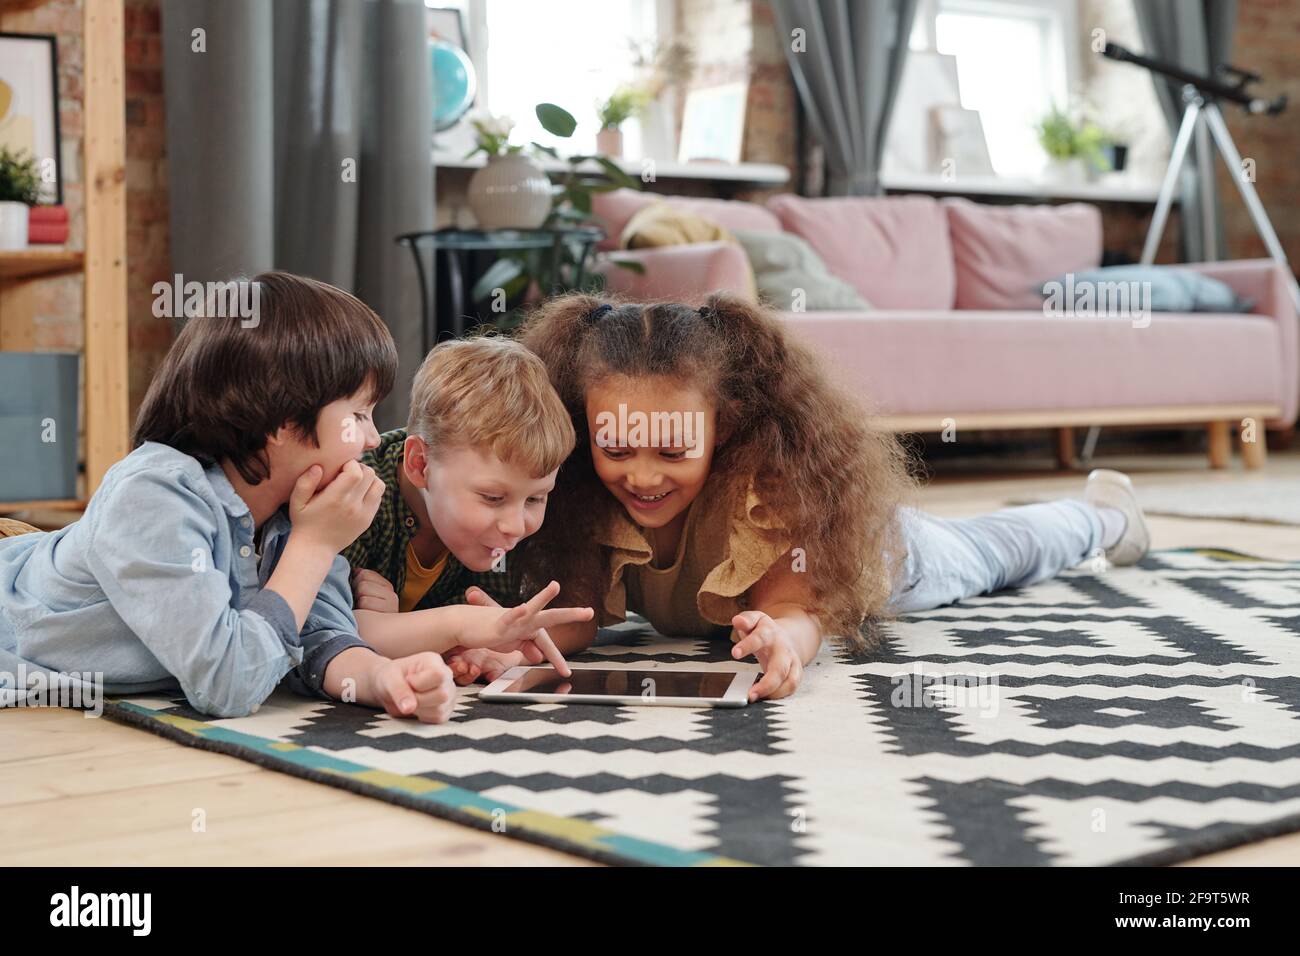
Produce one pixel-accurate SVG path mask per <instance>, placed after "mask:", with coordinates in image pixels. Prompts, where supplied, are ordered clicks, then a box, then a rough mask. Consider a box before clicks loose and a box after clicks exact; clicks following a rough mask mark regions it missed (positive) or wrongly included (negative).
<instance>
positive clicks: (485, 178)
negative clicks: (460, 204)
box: [469, 153, 551, 229]
mask: <svg viewBox="0 0 1300 956" xmlns="http://www.w3.org/2000/svg"><path fill="white" fill-rule="evenodd" d="M469 207H470V209H472V210H473V211H474V218H475V219H476V220H477V221H478V227H479V228H480V229H536V228H537V227H539V226H540V225H541V224H542V223H543V222H545V221H546V217H547V216H548V215H549V214H550V211H551V180H550V177H549V176H547V175H546V172H545V171H544V170H543V169H542V167H541V166H540V165H538V163H537V161H536V160H534V159H533V158H532V157H531V156H525V155H524V154H523V153H508V154H506V155H505V156H493V157H492V158H491V159H489V160H488V163H487V165H486V166H484V167H483V168H482V169H480V170H478V171H477V172H476V173H474V175H473V176H471V177H470V180H469Z"/></svg>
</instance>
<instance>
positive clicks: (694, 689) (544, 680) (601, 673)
mask: <svg viewBox="0 0 1300 956" xmlns="http://www.w3.org/2000/svg"><path fill="white" fill-rule="evenodd" d="M735 676H736V675H735V674H734V673H729V672H724V671H698V672H696V671H637V670H585V669H584V670H574V672H573V676H572V677H561V676H560V675H559V674H557V673H556V672H555V671H554V670H552V669H551V668H549V667H545V668H537V669H534V670H530V671H529V672H528V673H527V674H525V675H524V676H523V677H521V678H519V680H517V681H515V682H514V683H512V684H511V685H510V686H509V687H507V688H506V689H505V693H507V694H527V693H532V694H591V695H596V696H602V697H650V696H654V697H696V698H700V699H703V700H721V699H722V698H723V697H724V696H726V693H727V688H729V687H730V686H731V682H732V680H733V679H734V678H735Z"/></svg>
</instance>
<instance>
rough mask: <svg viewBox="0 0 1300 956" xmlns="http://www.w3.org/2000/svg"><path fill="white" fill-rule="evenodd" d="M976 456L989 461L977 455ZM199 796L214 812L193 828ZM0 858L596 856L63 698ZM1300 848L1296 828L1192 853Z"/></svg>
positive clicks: (1283, 539) (1255, 856) (934, 499)
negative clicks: (263, 761)
mask: <svg viewBox="0 0 1300 956" xmlns="http://www.w3.org/2000/svg"><path fill="white" fill-rule="evenodd" d="M977 464H978V463H977ZM1099 464H1103V465H1105V466H1106V467H1115V468H1123V469H1126V470H1128V471H1130V473H1131V474H1132V475H1133V476H1134V479H1135V480H1136V481H1138V482H1143V481H1148V482H1154V481H1160V482H1173V481H1179V482H1182V481H1188V482H1205V481H1214V482H1217V483H1221V484H1222V485H1223V486H1224V493H1225V494H1228V493H1230V492H1231V488H1232V487H1233V485H1234V484H1236V483H1238V482H1246V481H1251V480H1253V479H1254V478H1256V477H1266V478H1279V477H1297V478H1300V451H1297V452H1292V453H1277V454H1273V455H1272V456H1270V459H1269V462H1268V467H1267V468H1266V469H1265V470H1264V472H1263V474H1262V475H1247V474H1245V473H1243V472H1242V471H1241V466H1240V462H1237V463H1235V467H1234V468H1233V469H1231V470H1229V471H1226V472H1213V473H1211V472H1209V471H1208V470H1207V468H1206V465H1205V463H1204V459H1203V458H1197V457H1193V456H1165V457H1160V458H1107V459H1106V460H1104V461H1101V462H1099ZM973 467H974V466H972V465H971V463H968V462H963V463H962V464H961V465H960V466H957V467H953V466H944V467H943V468H942V469H941V471H942V473H941V475H940V477H939V478H937V479H936V480H935V481H934V482H933V483H932V484H931V485H930V486H929V487H927V488H926V489H925V490H924V491H923V492H922V496H921V504H922V505H923V506H925V507H926V508H928V509H930V510H932V511H934V512H936V513H939V514H944V515H951V516H960V515H967V514H977V513H979V512H981V511H986V510H990V509H992V508H996V507H1000V506H1002V505H1003V504H1005V503H1006V501H1007V500H1008V499H1009V498H1013V497H1016V496H1023V495H1026V494H1034V493H1038V492H1046V493H1052V494H1061V495H1073V494H1077V493H1078V491H1079V489H1080V488H1081V487H1082V483H1083V475H1082V474H1081V473H1080V474H1061V473H1052V472H1051V471H1049V470H1046V469H1047V467H1049V466H1045V465H1044V466H1042V467H1040V468H1039V470H1038V471H1037V472H1030V471H1028V470H1027V467H1028V466H1026V464H1025V463H1023V462H1017V464H1016V469H1015V470H1014V471H1012V470H1008V469H1007V468H1006V467H1004V466H998V465H997V464H996V463H993V464H992V465H991V466H987V465H986V466H984V470H983V471H981V472H980V473H978V474H969V473H967V472H970V471H971V470H972V468H973ZM1150 523H1151V528H1152V533H1153V535H1154V544H1155V546H1156V547H1158V548H1169V547H1189V546H1194V545H1212V546H1216V547H1227V548H1236V549H1238V550H1241V551H1246V552H1249V553H1252V554H1257V555H1260V556H1264V557H1272V558H1284V559H1300V533H1297V529H1296V528H1294V527H1283V526H1271V525H1259V524H1255V525H1252V524H1245V523H1241V522H1231V521H1204V520H1194V519H1179V518H1161V517H1152V518H1151V519H1150ZM196 811H202V813H203V815H204V818H205V822H206V828H205V829H204V830H203V831H202V832H194V831H195V828H194V826H193V820H194V819H195V814H196ZM0 863H3V864H5V865H24V864H41V865H58V864H217V865H230V864H235V865H238V864H282V865H301V864H308V865H312V864H333V865H348V864H375V863H379V864H396V865H405V864H456V865H466V866H482V865H498V864H501V865H519V864H525V865H527V864H538V865H560V866H565V865H587V864H586V861H583V860H580V859H576V858H574V857H570V856H568V855H566V854H562V853H558V852H555V851H552V850H546V849H542V848H539V847H535V846H532V845H530V844H527V843H522V842H520V841H517V840H513V839H510V838H509V837H506V836H501V835H493V834H490V833H484V832H481V831H478V830H473V829H470V828H468V827H462V826H459V825H457V824H453V823H447V822H444V821H442V820H438V819H436V818H433V817H430V816H427V815H425V814H421V813H416V812H414V811H411V810H404V809H401V808H398V807H394V806H391V805H389V804H386V803H382V802H380V801H378V800H373V799H369V798H366V797H359V796H355V795H353V794H350V793H346V792H344V791H342V790H338V789H336V788H333V787H327V786H324V785H321V784H314V783H309V782H306V781H303V780H298V779H296V778H293V777H289V776H286V775H284V774H280V773H276V772H274V771H270V770H263V769H261V768H259V767H256V766H254V765H253V764H250V763H245V762H244V761H241V760H237V759H235V758H233V757H225V756H221V755H219V754H212V753H206V752H203V751H198V750H192V749H190V748H186V747H182V746H180V745H178V744H173V743H170V742H168V741H166V740H163V739H162V738H160V737H156V736H154V735H153V734H149V733H146V732H144V731H140V730H133V729H131V728H128V727H125V726H123V725H121V724H115V723H113V722H112V721H108V720H90V719H86V718H85V717H83V716H81V715H80V714H78V713H73V712H66V711H57V710H11V711H8V712H3V713H0ZM1297 864H1300V834H1292V835H1289V836H1284V837H1278V838H1276V839H1272V840H1267V841H1263V842H1260V843H1256V844H1252V845H1250V846H1246V847H1241V848H1238V849H1235V850H1230V851H1227V852H1224V853H1216V854H1213V855H1211V856H1207V857H1202V858H1201V859H1199V860H1196V861H1194V864H1193V865H1265V866H1266V865H1290V866H1294V865H1297Z"/></svg>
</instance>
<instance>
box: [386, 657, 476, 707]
mask: <svg viewBox="0 0 1300 956" xmlns="http://www.w3.org/2000/svg"><path fill="white" fill-rule="evenodd" d="M374 687H375V696H376V698H377V699H378V701H379V704H380V706H382V707H383V708H384V710H385V711H387V712H388V713H389V714H391V715H392V716H394V717H414V718H416V719H417V720H420V721H422V722H424V723H426V724H441V723H444V722H445V721H446V720H447V718H449V717H450V716H451V709H452V705H453V704H454V703H455V702H456V685H455V684H454V683H453V682H452V679H451V671H450V670H449V669H448V667H447V665H446V664H444V663H443V661H442V658H441V657H439V656H438V655H437V654H435V653H433V652H432V651H424V652H422V653H419V654H412V655H411V656H410V657H402V658H399V659H397V660H395V661H385V662H384V663H383V664H381V665H379V668H378V670H377V671H376V672H375V675H374Z"/></svg>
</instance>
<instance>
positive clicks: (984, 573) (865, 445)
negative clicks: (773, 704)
mask: <svg viewBox="0 0 1300 956" xmlns="http://www.w3.org/2000/svg"><path fill="white" fill-rule="evenodd" d="M520 336H521V340H522V341H523V343H524V344H525V345H526V346H528V347H529V348H530V349H532V350H533V351H534V352H536V353H537V354H538V355H540V356H541V358H542V360H543V361H544V362H545V363H546V366H547V370H548V372H549V374H550V376H551V381H552V384H553V385H554V386H555V388H556V391H557V392H558V393H559V395H560V397H561V399H562V400H563V401H564V403H565V406H566V407H567V408H568V409H569V412H570V414H571V415H572V417H573V424H574V428H575V430H576V432H577V436H578V440H577V447H576V449H575V451H574V453H573V455H572V456H570V458H569V460H568V461H567V462H566V463H565V465H564V466H563V467H562V468H561V471H560V474H559V478H558V482H557V485H556V490H555V492H554V493H553V494H552V496H551V501H550V505H549V512H548V515H547V521H546V523H545V524H544V525H543V527H542V530H541V532H540V533H539V534H538V536H537V538H536V539H535V541H534V546H533V547H532V548H530V550H529V552H528V554H527V556H526V561H527V562H528V563H529V565H530V566H531V567H533V568H536V575H537V577H538V578H539V579H544V580H549V579H550V578H552V577H554V578H558V579H559V580H560V581H562V582H563V583H564V588H565V592H566V594H567V599H568V600H569V601H570V602H573V603H578V604H582V605H587V604H590V605H591V606H593V607H594V608H596V612H597V619H596V620H595V621H590V622H585V623H583V624H578V625H573V626H571V627H570V628H569V629H567V631H566V632H565V633H554V632H553V633H552V637H553V638H554V639H555V640H556V642H557V644H559V645H560V646H561V647H562V648H563V649H565V650H566V651H575V650H578V649H581V648H583V647H585V646H587V645H588V644H590V643H591V641H592V639H593V638H594V636H595V629H596V627H597V625H608V624H611V623H616V622H618V621H621V620H623V618H624V616H625V614H626V612H627V611H628V610H633V611H636V612H638V613H640V614H642V615H643V616H644V617H646V619H647V620H649V621H650V623H651V624H652V625H654V626H655V628H656V629H658V630H659V631H661V632H663V633H665V634H674V635H700V636H711V635H714V634H715V633H718V632H719V629H720V628H721V629H730V636H731V640H732V641H733V642H734V643H735V647H733V649H732V654H733V656H734V657H735V658H737V659H742V658H744V657H746V656H748V655H750V654H753V655H755V656H756V657H757V658H758V661H759V663H760V664H761V665H762V667H763V671H764V676H763V678H762V679H761V680H760V681H759V682H757V683H756V684H755V685H754V688H753V689H752V691H751V695H750V698H751V700H755V699H758V698H759V697H782V696H785V695H787V694H790V693H792V692H793V691H794V690H795V688H796V687H797V686H798V684H799V680H800V677H801V676H802V673H803V667H804V665H805V664H807V663H808V662H809V661H811V660H812V659H813V657H814V656H816V653H817V650H818V648H819V646H820V644H821V641H822V638H823V636H824V635H827V634H832V635H840V636H842V637H843V638H844V639H845V640H846V641H847V642H848V643H849V645H850V646H852V647H854V648H855V649H861V648H863V647H865V646H866V645H867V643H868V642H869V640H870V639H871V635H872V634H873V633H874V628H872V627H871V626H870V622H872V621H874V620H875V619H876V618H878V617H880V616H882V615H887V614H890V613H901V612H908V611H916V610H922V609H925V608H931V607H938V606H942V605H944V604H948V603H951V602H953V601H957V600H960V599H962V598H964V597H969V596H971V595H975V594H981V593H987V592H990V591H994V590H998V589H1001V588H1004V587H1014V586H1019V585H1025V584H1030V583H1033V582H1035V581H1040V580H1043V579H1045V578H1048V577H1051V576H1053V575H1055V574H1057V573H1059V572H1060V571H1061V570H1063V569H1065V568H1068V567H1072V566H1073V565H1075V564H1077V563H1079V561H1081V560H1082V559H1083V558H1085V557H1087V556H1089V555H1090V554H1094V553H1099V550H1098V549H1102V550H1105V551H1106V553H1107V556H1108V557H1109V558H1110V560H1111V561H1112V562H1114V563H1116V564H1128V563H1133V562H1135V561H1136V560H1137V559H1138V558H1140V557H1141V556H1142V555H1143V554H1144V553H1145V552H1146V548H1147V545H1148V542H1149V535H1148V532H1147V529H1146V524H1145V522H1144V520H1143V518H1142V512H1141V510H1140V508H1139V507H1138V505H1137V502H1136V498H1135V497H1134V495H1133V491H1132V486H1131V484H1130V483H1129V481H1128V478H1127V477H1126V476H1124V475H1121V474H1119V473H1118V472H1105V471H1099V472H1094V473H1093V475H1092V476H1090V478H1089V481H1088V486H1087V489H1086V492H1085V499H1086V500H1085V501H1072V500H1062V501H1055V502H1050V503H1047V504H1040V505H1029V506H1026V507H1022V508H1010V509H1006V510H1004V511H1000V512H996V513H994V514H990V515H984V516H981V517H978V518H968V519H960V520H944V519H939V518H935V517H932V516H929V515H926V514H924V513H922V512H919V511H917V510H915V509H913V508H909V507H904V506H903V503H904V499H905V498H906V496H907V495H908V494H909V492H911V491H912V487H913V486H912V482H911V479H910V478H909V476H908V472H907V467H906V456H905V454H904V453H903V451H902V449H901V447H900V446H899V444H898V442H897V440H896V439H895V438H894V437H893V436H892V435H890V434H887V433H885V432H881V431H877V430H873V429H872V428H870V427H869V424H868V418H867V415H866V413H865V411H864V410H863V409H862V408H861V407H860V406H858V405H857V403H855V402H854V401H853V400H852V399H851V398H849V396H847V395H846V394H845V393H843V392H842V391H840V390H839V389H838V388H836V387H834V386H833V385H832V384H831V382H830V380H829V378H828V376H827V374H826V372H825V370H824V369H823V368H822V366H821V364H820V362H819V361H818V360H817V359H816V358H815V357H814V356H813V354H812V353H811V352H810V351H809V350H808V349H806V348H805V347H804V346H802V345H801V344H799V343H797V342H796V341H794V340H793V339H792V338H790V337H789V336H787V334H786V332H785V329H784V327H783V325H782V321H781V319H780V317H779V315H777V314H776V313H774V312H772V311H770V310H768V309H766V308H763V307H762V306H756V305H753V304H751V303H748V302H745V301H743V300H740V299H737V298H733V297H730V296H724V295H715V296H712V297H710V298H709V300H708V302H707V304H706V305H705V306H704V307H703V308H701V309H695V308H692V307H691V306H688V305H680V304H649V305H637V304H628V303H619V302H606V301H602V300H601V299H598V298H595V297H592V296H586V295H577V294H575V295H568V296H563V297H560V298H556V299H552V300H550V301H549V302H546V303H544V304H543V305H541V306H540V307H539V309H538V310H537V311H536V312H535V313H534V314H533V315H532V316H531V317H530V319H529V321H528V322H527V323H526V325H525V326H524V327H523V329H522V330H521V332H520ZM488 600H489V599H488V598H486V596H484V595H482V594H481V593H477V592H476V593H474V594H472V595H471V601H477V602H484V603H486V602H487V601H488ZM864 625H867V626H865V627H864ZM864 631H865V632H866V633H865V634H864ZM722 633H725V631H722ZM473 663H474V671H475V673H472V674H471V675H468V676H477V671H478V670H481V671H482V672H483V673H485V674H486V675H487V676H489V677H491V676H494V675H495V674H497V673H500V672H501V668H503V667H504V666H506V665H507V664H509V663H511V661H510V660H509V659H508V658H506V659H503V658H500V657H499V656H497V655H493V654H481V655H479V659H478V660H477V661H475V662H473ZM465 676H467V675H466V674H465V673H463V671H458V679H460V678H463V677H465Z"/></svg>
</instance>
